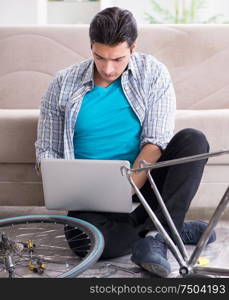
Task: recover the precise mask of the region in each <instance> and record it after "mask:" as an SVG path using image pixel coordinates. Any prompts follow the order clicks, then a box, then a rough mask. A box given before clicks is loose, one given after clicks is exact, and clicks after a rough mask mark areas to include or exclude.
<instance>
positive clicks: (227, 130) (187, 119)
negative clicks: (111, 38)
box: [0, 25, 229, 209]
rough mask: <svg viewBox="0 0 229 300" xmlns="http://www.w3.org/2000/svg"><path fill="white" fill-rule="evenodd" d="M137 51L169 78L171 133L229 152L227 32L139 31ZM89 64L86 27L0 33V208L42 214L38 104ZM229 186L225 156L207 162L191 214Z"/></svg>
mask: <svg viewBox="0 0 229 300" xmlns="http://www.w3.org/2000/svg"><path fill="white" fill-rule="evenodd" d="M138 51H139V52H145V53H150V54H152V55H154V56H155V57H157V58H158V59H159V60H161V61H162V62H163V63H164V64H165V65H166V66H167V67H168V69H169V70H170V72H171V75H172V79H173V82H174V86H175V90H176V94H177V108H178V110H177V120H176V131H178V130H180V129H182V128H186V127H192V128H197V129H200V130H202V131H203V132H204V133H205V134H206V136H207V138H208V140H209V143H210V146H211V150H212V151H216V150H220V149H222V148H227V149H229V75H228V69H227V68H228V67H229V25H148V26H143V27H140V30H139V38H138ZM89 56H90V47H89V39H88V26H86V25H82V26H79V25H76V26H47V27H46V26H44V27H35V26H34V27H1V28H0V65H1V68H0V141H1V144H0V145H1V146H0V205H16V206H30V205H33V206H41V205H43V191H42V184H41V178H40V177H39V176H38V175H37V174H36V171H35V168H34V163H35V151H34V142H35V139H36V127H37V120H38V116H39V104H40V99H41V96H42V94H43V93H44V92H45V90H46V88H47V86H48V83H49V81H50V80H51V77H52V76H53V74H54V73H55V72H57V71H59V70H60V69H63V68H65V67H67V66H69V65H71V64H74V63H78V62H80V61H82V60H84V59H86V58H88V57H89ZM228 183H229V156H224V157H222V156H220V157H217V158H213V159H210V160H209V162H208V164H207V166H206V168H205V172H204V176H203V180H202V182H201V186H200V188H199V191H198V193H197V195H196V197H195V199H194V201H193V202H192V207H193V208H197V209H199V208H201V207H204V208H208V209H210V208H214V207H215V206H216V205H217V203H218V201H219V199H220V197H221V196H222V194H223V193H224V191H225V189H226V187H227V185H228Z"/></svg>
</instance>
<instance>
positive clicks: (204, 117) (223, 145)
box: [175, 109, 229, 164]
mask: <svg viewBox="0 0 229 300" xmlns="http://www.w3.org/2000/svg"><path fill="white" fill-rule="evenodd" d="M183 128H196V129H198V130H201V131H202V132H203V133H204V134H205V135H206V137H207V139H208V142H209V144H210V151H211V152H213V151H220V150H222V149H229V109H217V110H177V112H176V126H175V132H178V131H179V130H181V129H183ZM208 164H229V155H221V156H216V157H214V158H210V159H209V161H208Z"/></svg>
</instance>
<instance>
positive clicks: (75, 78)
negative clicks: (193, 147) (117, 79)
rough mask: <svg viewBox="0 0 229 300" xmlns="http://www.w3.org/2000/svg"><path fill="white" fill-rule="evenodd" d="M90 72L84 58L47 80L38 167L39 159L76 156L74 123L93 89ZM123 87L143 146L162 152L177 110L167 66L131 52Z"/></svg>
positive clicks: (41, 115)
mask: <svg viewBox="0 0 229 300" xmlns="http://www.w3.org/2000/svg"><path fill="white" fill-rule="evenodd" d="M93 70H94V61H93V59H88V60H86V61H83V62H82V63H80V64H78V65H72V66H70V67H68V68H66V69H64V70H62V71H60V72H58V73H57V74H56V76H55V77H54V79H53V80H52V81H51V83H50V85H49V88H48V90H47V92H46V93H45V95H44V96H43V98H42V101H41V107H40V117H39V122H38V130H37V140H36V142H35V147H36V159H37V167H39V165H40V160H41V159H42V158H65V159H74V158H75V156H74V146H73V135H74V130H75V123H76V119H77V115H78V113H79V110H80V106H81V103H82V100H83V98H84V96H85V94H86V93H87V92H89V91H90V90H92V89H93V87H94V81H93ZM121 84H122V88H123V91H124V93H125V95H126V98H127V100H128V102H129V104H130V105H131V107H132V109H133V111H134V112H135V114H136V115H137V117H138V119H139V121H140V124H141V127H142V131H141V140H140V142H141V147H142V146H143V145H144V144H147V143H151V144H155V145H157V146H159V147H160V148H161V149H165V147H166V146H167V144H168V142H169V140H170V139H171V137H172V135H173V130H174V123H175V110H176V98H175V93H174V88H173V85H172V82H171V78H170V75H169V73H168V70H167V68H166V67H165V66H164V65H163V64H162V63H160V62H159V61H157V60H156V59H155V58H154V57H153V56H151V55H146V54H140V53H135V54H133V55H131V58H130V61H129V64H128V67H127V69H126V70H125V71H124V72H123V74H122V76H121Z"/></svg>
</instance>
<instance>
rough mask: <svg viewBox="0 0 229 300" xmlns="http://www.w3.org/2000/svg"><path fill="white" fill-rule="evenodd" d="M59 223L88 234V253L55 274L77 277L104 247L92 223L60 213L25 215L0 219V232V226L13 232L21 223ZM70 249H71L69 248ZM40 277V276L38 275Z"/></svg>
mask: <svg viewBox="0 0 229 300" xmlns="http://www.w3.org/2000/svg"><path fill="white" fill-rule="evenodd" d="M34 223H37V224H41V223H42V224H53V226H54V224H59V225H64V226H70V227H71V228H74V229H75V228H77V229H80V230H81V231H82V232H83V233H84V234H86V235H87V236H88V238H89V239H90V242H91V248H90V251H89V253H88V254H87V255H86V256H85V257H83V258H81V260H80V262H79V264H78V265H76V266H75V267H73V268H72V269H71V270H68V271H66V272H64V273H63V274H61V275H58V276H56V277H57V278H69V277H77V276H78V275H79V274H81V273H82V272H84V271H85V270H86V269H88V268H89V267H90V266H92V265H93V264H94V263H95V262H96V261H97V260H98V259H99V258H100V256H101V254H102V251H103V249H104V239H103V235H102V233H101V232H100V231H99V230H98V229H97V228H96V227H95V226H94V225H92V224H90V223H88V222H86V221H84V220H81V219H77V218H72V217H68V216H60V215H26V216H18V217H11V218H5V219H0V232H1V231H2V230H1V229H2V228H7V227H8V228H10V229H11V228H13V230H14V232H15V226H17V225H22V224H24V225H25V224H27V225H29V224H34ZM69 250H70V251H71V249H70V248H69ZM40 277H42V276H40Z"/></svg>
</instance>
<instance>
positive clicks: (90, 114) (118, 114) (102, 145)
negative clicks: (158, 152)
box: [74, 79, 141, 165]
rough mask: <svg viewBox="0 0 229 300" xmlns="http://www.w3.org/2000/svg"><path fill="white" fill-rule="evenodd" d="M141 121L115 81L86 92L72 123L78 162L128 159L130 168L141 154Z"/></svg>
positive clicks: (118, 81)
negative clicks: (104, 86) (75, 118)
mask: <svg viewBox="0 0 229 300" xmlns="http://www.w3.org/2000/svg"><path fill="white" fill-rule="evenodd" d="M140 134H141V125H140V122H139V120H138V118H137V116H136V114H135V113H134V111H133V109H132V108H131V106H130V104H129V102H128V100H127V99H126V96H125V94H124V92H123V89H122V86H121V80H120V79H118V80H116V81H114V82H113V83H112V84H110V85H109V86H108V87H106V88H103V87H100V86H96V85H95V86H94V89H93V90H92V91H90V92H89V93H87V94H86V95H85V97H84V99H83V102H82V104H81V108H80V111H79V114H78V117H77V120H76V124H75V133H74V151H75V158H77V159H111V160H128V161H129V162H130V164H131V165H132V164H133V163H134V161H135V159H136V157H137V155H138V154H139V151H140Z"/></svg>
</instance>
